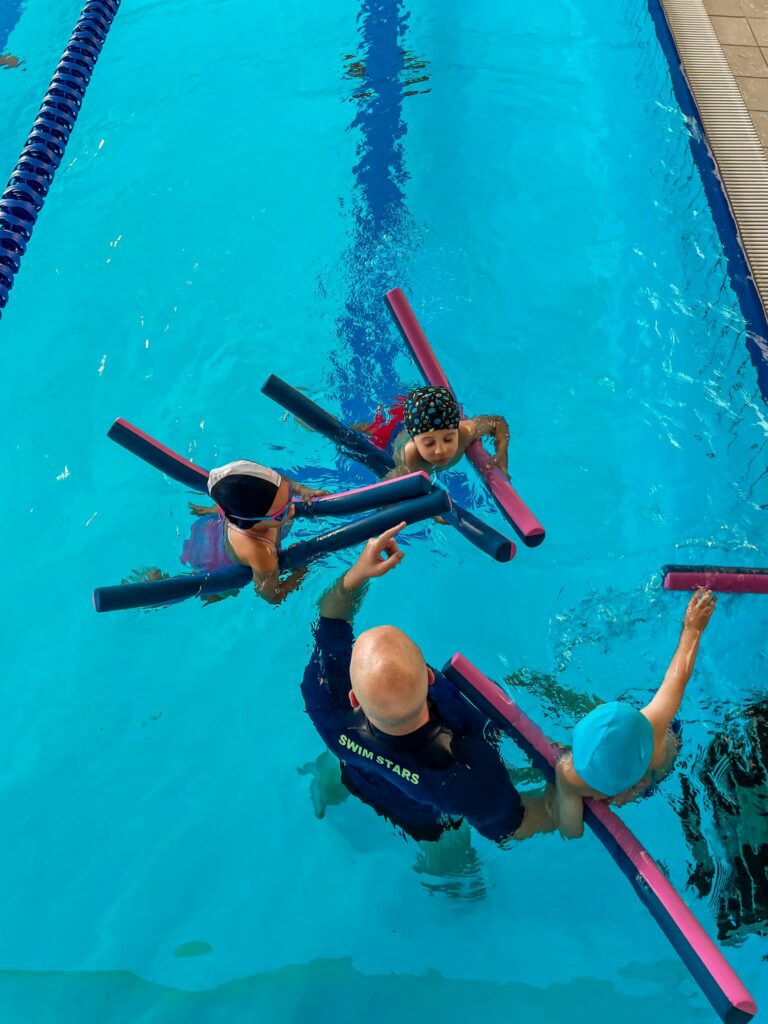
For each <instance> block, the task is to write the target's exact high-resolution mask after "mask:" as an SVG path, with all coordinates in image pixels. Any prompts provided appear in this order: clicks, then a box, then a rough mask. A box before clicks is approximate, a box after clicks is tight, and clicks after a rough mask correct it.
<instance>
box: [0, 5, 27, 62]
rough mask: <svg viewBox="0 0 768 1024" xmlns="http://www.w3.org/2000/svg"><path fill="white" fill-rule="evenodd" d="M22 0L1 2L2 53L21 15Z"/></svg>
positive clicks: (0, 38) (0, 48) (0, 40)
mask: <svg viewBox="0 0 768 1024" xmlns="http://www.w3.org/2000/svg"><path fill="white" fill-rule="evenodd" d="M21 8H22V0H2V3H0V53H5V52H6V51H5V47H6V45H7V44H8V40H9V38H10V36H11V32H13V30H14V29H15V28H16V24H17V23H18V20H19V18H20V17H21Z"/></svg>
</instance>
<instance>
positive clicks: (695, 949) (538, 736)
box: [443, 654, 757, 1024]
mask: <svg viewBox="0 0 768 1024" xmlns="http://www.w3.org/2000/svg"><path fill="white" fill-rule="evenodd" d="M443 673H444V674H445V675H446V676H447V677H448V678H449V679H450V681H451V682H452V683H453V684H454V686H456V688H457V689H458V690H459V691H460V692H461V693H462V694H463V695H464V697H466V698H467V700H469V701H470V702H471V703H472V704H474V705H475V706H476V707H477V708H479V709H480V710H481V711H482V712H483V713H484V714H487V715H488V717H489V718H490V719H491V720H492V721H493V722H495V723H496V724H497V725H498V727H499V728H500V729H502V730H503V731H504V732H505V733H507V735H508V736H510V737H511V738H512V739H513V740H514V741H515V743H517V745H518V746H519V747H520V748H521V749H522V750H523V751H524V752H525V753H526V754H527V755H528V756H529V757H530V758H531V759H532V760H533V762H534V764H535V765H536V766H537V767H538V768H540V769H541V771H543V772H544V774H545V775H546V776H547V778H548V779H549V780H550V781H554V776H555V771H554V769H555V762H556V760H557V757H558V754H559V750H558V748H557V747H556V746H555V744H553V743H552V742H550V740H548V739H547V737H546V736H545V735H544V733H543V732H542V730H541V729H540V728H539V727H538V726H537V725H534V723H533V722H532V721H531V720H530V719H529V718H528V717H527V715H525V713H524V712H523V711H522V710H521V709H520V708H519V707H518V706H517V704H515V702H514V701H513V700H512V698H511V697H510V696H509V695H508V694H507V693H505V691H504V690H502V689H501V687H500V686H497V684H496V683H494V682H492V681H491V680H490V679H488V677H487V676H484V675H483V673H482V672H481V671H480V670H479V669H478V668H476V667H475V666H474V665H473V664H472V663H471V662H470V661H468V660H467V659H466V658H465V657H464V656H463V655H461V654H454V656H453V657H452V658H451V660H450V661H449V662H448V664H447V665H446V666H445V668H444V669H443ZM584 820H585V822H586V824H587V825H588V826H589V828H590V829H591V830H592V831H593V832H594V834H595V835H596V836H597V838H598V839H599V840H600V842H601V843H602V844H603V846H604V847H605V848H606V850H607V851H608V853H610V855H611V856H612V857H613V859H614V861H615V862H616V864H617V865H618V866H619V867H620V868H621V870H622V872H623V873H624V874H625V875H626V877H627V879H628V880H629V883H630V885H631V886H632V888H633V889H634V890H635V892H636V893H637V895H638V896H639V898H640V900H641V902H642V903H643V904H644V905H645V906H646V907H647V908H648V910H649V911H650V913H651V915H652V916H653V918H654V920H655V921H656V923H657V924H658V925H659V927H660V928H661V930H662V931H663V932H664V934H665V935H666V937H667V938H668V939H669V941H670V943H671V944H672V946H673V947H674V949H675V951H676V953H677V954H678V956H679V957H680V959H681V960H682V961H683V963H684V964H685V966H686V967H687V968H688V970H689V971H690V973H691V975H692V976H693V978H694V980H695V981H696V983H697V984H698V985H699V988H700V989H701V990H702V992H703V993H704V995H705V996H706V997H707V999H708V1000H709V1001H710V1003H711V1004H712V1007H713V1008H714V1010H715V1012H716V1013H717V1015H718V1017H719V1018H720V1019H721V1020H722V1021H724V1022H725V1024H744V1022H746V1021H749V1020H751V1019H752V1018H753V1017H754V1016H755V1014H756V1013H757V1006H756V1004H755V1001H754V999H753V998H752V996H751V995H750V993H749V992H748V991H747V989H746V988H745V986H744V985H743V983H742V982H741V980H740V979H739V977H738V975H737V974H736V973H735V971H734V970H733V969H732V968H731V966H730V964H729V963H728V961H727V960H726V959H725V957H724V956H723V954H722V953H721V952H720V950H719V949H718V947H717V945H716V944H715V943H714V942H713V941H712V939H711V938H710V937H709V936H708V935H707V933H706V932H705V931H704V928H703V927H702V926H701V924H700V923H699V921H698V920H697V919H696V917H695V916H694V915H693V913H692V912H691V911H690V910H689V908H688V907H687V906H686V904H685V903H684V901H683V899H682V897H681V896H680V895H679V893H678V892H677V891H676V890H675V888H674V886H673V885H672V883H671V882H670V881H669V879H668V878H667V877H666V875H665V874H664V873H663V872H662V870H661V868H660V867H659V865H658V864H657V863H656V861H655V860H654V859H653V857H652V856H651V855H650V853H648V851H647V850H646V849H645V847H644V846H643V845H642V843H641V842H640V841H639V840H638V839H637V838H636V837H635V836H634V835H633V834H632V832H631V831H630V830H629V829H628V828H627V826H626V825H625V824H624V822H623V821H622V820H621V818H619V816H618V815H617V814H615V813H614V812H613V811H612V810H611V809H610V807H609V806H608V804H606V803H604V802H603V801H599V800H585V801H584Z"/></svg>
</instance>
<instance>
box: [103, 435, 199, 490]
mask: <svg viewBox="0 0 768 1024" xmlns="http://www.w3.org/2000/svg"><path fill="white" fill-rule="evenodd" d="M107 437H108V438H110V439H111V440H112V441H116V442H117V444H119V445H122V447H123V448H126V449H127V450H128V451H129V452H131V453H132V454H133V455H137V456H138V457H139V458H140V459H143V460H144V462H148V463H149V465H150V466H154V468H155V469H159V470H160V472H161V473H165V474H166V475H167V476H169V477H170V478H171V479H172V480H176V481H177V482H178V483H180V484H182V485H183V486H184V487H190V488H191V489H192V490H193V491H201V492H202V493H204V494H207V493H208V471H207V470H205V469H202V468H201V467H200V466H196V465H195V463H194V462H190V461H189V459H185V458H183V456H181V455H177V453H176V452H173V451H171V449H170V448H166V446H165V445H164V444H160V442H159V441H155V439H154V438H153V437H150V436H149V434H145V433H144V431H143V430H139V428H138V427H134V425H133V424H132V423H128V422H127V420H123V419H117V420H115V422H114V423H113V424H112V426H111V427H110V428H109V430H108V431H107Z"/></svg>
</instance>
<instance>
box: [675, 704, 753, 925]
mask: <svg viewBox="0 0 768 1024" xmlns="http://www.w3.org/2000/svg"><path fill="white" fill-rule="evenodd" d="M682 789H683V798H682V804H681V819H682V822H683V830H684V832H685V837H686V840H687V842H688V846H689V849H690V852H691V855H692V865H691V868H690V873H689V878H688V884H689V886H690V887H692V888H693V889H695V890H696V892H697V893H698V895H699V896H700V897H701V898H709V900H710V903H711V904H712V909H713V913H714V916H715V920H716V921H717V934H718V939H719V940H720V941H721V942H723V943H725V944H728V945H739V944H740V943H741V942H743V941H744V939H745V938H746V937H747V935H749V934H751V933H753V934H757V935H768V700H758V701H755V702H754V703H751V704H748V705H747V706H746V707H745V708H743V710H741V712H740V713H739V714H738V715H735V716H733V717H732V718H731V719H730V720H729V721H728V722H727V723H726V725H725V726H724V727H723V728H722V729H721V730H720V731H719V732H717V733H716V734H715V735H714V736H713V737H712V739H711V740H710V741H709V743H708V744H707V746H706V747H705V748H704V749H703V750H702V751H701V752H700V753H699V755H698V757H697V759H696V762H695V764H694V769H693V774H692V775H691V776H690V777H686V776H684V777H683V778H682Z"/></svg>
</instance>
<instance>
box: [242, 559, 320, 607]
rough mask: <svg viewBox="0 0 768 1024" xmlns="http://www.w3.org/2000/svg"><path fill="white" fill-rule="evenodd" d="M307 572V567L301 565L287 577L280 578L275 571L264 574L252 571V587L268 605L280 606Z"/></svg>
mask: <svg viewBox="0 0 768 1024" xmlns="http://www.w3.org/2000/svg"><path fill="white" fill-rule="evenodd" d="M308 572H309V569H308V567H307V566H306V565H302V566H299V567H298V568H297V569H291V571H290V572H289V573H288V575H287V576H285V577H284V578H281V577H280V573H279V572H277V571H276V572H270V573H264V572H257V571H256V570H254V573H253V585H254V587H255V588H256V593H257V594H258V595H259V597H263V598H264V600H265V601H266V602H267V603H268V604H275V605H277V604H282V603H283V601H284V600H285V599H286V597H288V595H289V594H292V593H293V592H294V590H298V588H299V587H300V586H301V584H302V582H303V580H304V577H305V576H306V575H307V573H308Z"/></svg>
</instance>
